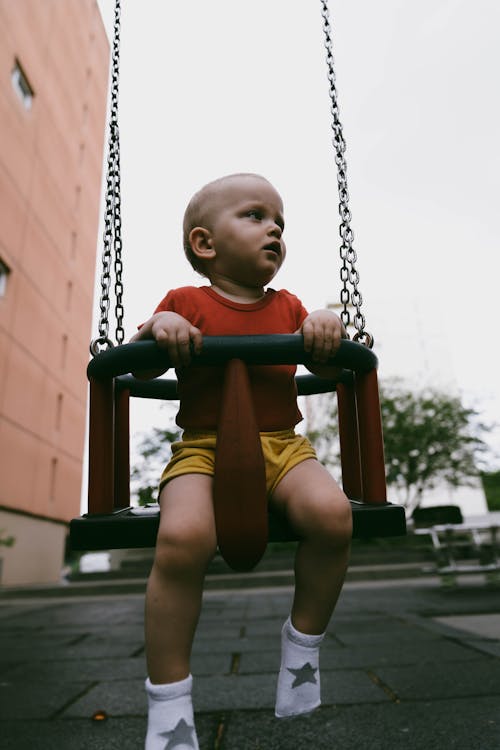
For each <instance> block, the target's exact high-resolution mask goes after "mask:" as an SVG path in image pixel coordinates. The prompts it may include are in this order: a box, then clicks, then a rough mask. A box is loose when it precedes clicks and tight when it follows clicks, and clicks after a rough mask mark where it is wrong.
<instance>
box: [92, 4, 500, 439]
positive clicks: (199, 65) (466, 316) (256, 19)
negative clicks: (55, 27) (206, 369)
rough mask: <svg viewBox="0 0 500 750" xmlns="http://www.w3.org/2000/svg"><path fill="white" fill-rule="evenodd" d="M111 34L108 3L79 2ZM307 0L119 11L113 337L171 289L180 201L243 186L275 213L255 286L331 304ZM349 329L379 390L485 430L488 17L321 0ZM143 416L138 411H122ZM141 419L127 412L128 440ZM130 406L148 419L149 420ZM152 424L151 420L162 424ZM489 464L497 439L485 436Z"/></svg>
mask: <svg viewBox="0 0 500 750" xmlns="http://www.w3.org/2000/svg"><path fill="white" fill-rule="evenodd" d="M98 2H99V6H100V8H101V12H102V15H103V20H104V23H105V25H106V28H107V29H108V33H110V34H112V22H113V14H114V0H98ZM320 8H321V4H320V2H319V0H316V2H314V1H313V0H309V2H299V3H290V2H289V0H252V2H243V1H242V0H240V1H235V0H211V2H206V0H190V2H188V3H184V2H178V3H170V2H166V1H165V0H142V1H141V2H140V3H139V2H136V1H132V0H128V1H127V0H122V34H121V73H120V114H119V120H120V133H121V146H122V159H121V164H122V193H123V197H122V217H123V227H124V228H123V237H124V263H125V269H126V270H125V288H126V297H125V304H126V321H125V323H126V334H127V337H128V336H130V335H131V334H132V333H133V332H134V330H135V326H136V324H137V323H139V322H140V321H142V320H144V319H145V318H147V317H148V316H149V315H150V313H151V312H152V310H153V308H154V307H155V305H156V303H157V302H158V301H159V300H160V299H161V298H162V297H163V295H164V294H165V293H166V291H167V290H168V289H170V288H173V287H176V286H181V285H185V284H196V285H198V284H200V283H203V282H202V280H201V279H200V277H199V276H197V275H196V274H195V273H194V272H193V271H192V270H191V268H190V266H189V265H188V263H187V262H186V260H185V259H184V254H183V251H182V244H181V223H182V215H183V211H184V208H185V205H186V203H187V201H188V200H189V198H190V197H191V195H192V193H193V192H194V191H195V190H197V189H198V188H199V187H200V186H201V185H203V184H204V183H205V182H207V181H209V180H211V179H213V178H215V177H218V176H221V175H223V174H227V173H231V172H235V171H252V172H259V173H261V174H263V175H265V176H266V177H268V179H270V180H271V182H273V183H274V184H275V186H276V187H277V189H278V190H279V191H280V192H281V194H282V196H283V199H284V203H285V217H286V222H287V228H286V235H285V236H286V240H287V246H288V255H287V261H286V265H285V267H284V268H283V269H282V270H281V271H280V274H279V276H278V277H277V279H276V280H275V281H274V284H273V285H274V286H276V287H278V288H279V287H285V288H288V289H290V290H291V291H293V292H294V293H296V294H298V296H299V297H301V299H302V300H303V302H304V304H305V305H306V307H308V308H309V309H316V308H318V307H323V306H325V304H327V303H329V302H332V301H337V300H338V297H339V290H340V280H339V277H338V269H339V260H338V246H339V240H338V224H339V219H338V214H337V193H336V190H337V188H336V170H335V163H334V155H333V149H332V146H331V142H330V139H331V131H330V121H331V119H330V112H329V106H330V105H329V98H328V87H327V80H326V63H325V53H324V47H323V31H322V19H321V14H320ZM330 13H331V23H332V30H333V41H334V58H335V68H336V73H337V89H338V93H339V105H340V118H341V121H342V123H343V126H344V136H345V139H346V141H347V164H348V183H349V188H350V206H351V210H352V215H353V222H352V223H353V228H354V232H355V238H356V239H355V248H356V251H357V253H358V257H359V261H358V267H359V271H360V277H361V281H360V289H361V291H362V294H363V298H364V305H363V310H364V312H365V315H366V318H367V329H368V330H369V331H371V332H372V333H373V334H374V335H375V339H376V346H375V351H376V352H377V354H378V356H379V359H380V370H379V372H380V376H381V377H384V376H389V375H401V376H404V377H407V378H412V379H413V380H414V381H417V382H422V381H425V382H429V383H436V384H437V385H440V386H442V387H452V388H458V389H459V391H460V392H461V393H462V395H463V396H464V399H465V401H466V403H468V404H472V405H474V406H476V407H478V408H480V409H481V410H482V411H483V412H484V416H485V418H486V420H487V421H490V422H492V421H499V422H500V388H499V386H498V376H497V375H496V373H495V367H496V365H497V364H498V362H499V356H498V328H497V326H498V301H497V300H498V292H497V288H498V284H499V277H500V273H499V270H500V261H499V250H500V248H499V219H498V208H499V199H500V189H499V188H500V177H499V175H500V146H499V133H500V104H499V96H498V76H499V71H500V43H499V42H500V39H499V29H500V4H499V3H498V1H497V0H475V2H472V0H467V1H465V0H420V1H419V2H402V1H401V0H378V2H376V3H374V2H373V0H337V1H334V0H330ZM141 403H142V402H141ZM151 408H154V409H156V408H157V405H154V407H151V406H149V407H145V406H141V407H140V411H138V409H137V408H136V411H135V412H134V413H135V414H136V420H137V422H136V425H137V427H138V428H140V429H144V428H146V427H147V425H148V423H149V422H150V421H151V420H153V421H154V420H155V419H156V420H157V417H155V416H153V415H152V412H151ZM148 409H149V411H148ZM163 419H164V418H163ZM490 442H492V443H493V444H494V445H495V446H496V447H497V449H498V450H499V451H500V429H499V430H497V431H496V433H495V434H493V435H491V436H490Z"/></svg>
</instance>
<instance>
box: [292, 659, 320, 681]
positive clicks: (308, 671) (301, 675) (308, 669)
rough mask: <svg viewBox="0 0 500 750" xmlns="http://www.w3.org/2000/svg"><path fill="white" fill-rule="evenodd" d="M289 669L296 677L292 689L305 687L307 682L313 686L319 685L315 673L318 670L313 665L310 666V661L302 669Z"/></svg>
mask: <svg viewBox="0 0 500 750" xmlns="http://www.w3.org/2000/svg"><path fill="white" fill-rule="evenodd" d="M287 669H288V671H289V672H291V673H292V674H293V675H294V676H295V680H294V681H293V685H292V688H296V687H299V685H304V683H306V682H311V683H312V684H313V685H316V684H317V680H316V677H315V676H314V673H315V672H317V671H318V670H317V669H313V667H312V665H311V664H309V662H308V661H307V662H306V663H305V664H304V666H302V667H301V668H300V669H290V667H287Z"/></svg>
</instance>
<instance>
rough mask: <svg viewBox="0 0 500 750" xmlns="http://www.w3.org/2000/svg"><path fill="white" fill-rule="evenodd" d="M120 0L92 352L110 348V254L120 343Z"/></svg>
mask: <svg viewBox="0 0 500 750" xmlns="http://www.w3.org/2000/svg"><path fill="white" fill-rule="evenodd" d="M120 15H121V5H120V0H115V20H114V35H113V53H112V70H111V105H110V122H109V142H108V164H107V172H106V208H105V213H104V236H103V240H104V250H103V254H102V274H101V296H100V302H99V308H100V318H99V325H98V330H99V337H98V338H97V339H94V340H93V341H92V342H91V344H90V352H91V354H92V355H93V356H95V355H96V354H99V352H100V351H101V346H103V347H105V348H106V349H110V348H112V347H113V346H114V344H113V342H112V341H111V339H110V338H109V318H108V316H109V307H110V296H109V291H110V285H111V262H112V256H113V254H114V273H115V287H114V292H115V319H116V331H115V336H116V341H117V343H118V345H120V344H122V343H123V340H124V338H125V331H124V328H123V314H124V308H123V282H122V273H123V262H122V247H123V246H122V236H121V229H122V221H121V195H120V131H119V128H118V76H119V69H120Z"/></svg>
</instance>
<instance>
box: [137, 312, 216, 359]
mask: <svg viewBox="0 0 500 750" xmlns="http://www.w3.org/2000/svg"><path fill="white" fill-rule="evenodd" d="M140 339H154V340H155V341H156V343H157V344H158V346H161V347H162V348H164V349H166V350H167V351H168V356H169V357H170V361H171V363H172V365H173V366H174V367H184V366H186V365H188V364H189V363H190V361H191V347H190V344H191V342H192V343H193V348H194V351H195V353H196V354H199V353H200V351H201V347H202V335H201V331H200V330H199V328H196V326H193V325H191V323H190V322H189V320H186V318H183V317H182V315H178V314H177V313H174V312H160V313H156V314H155V315H153V316H152V317H151V318H150V319H149V320H148V321H146V323H145V324H144V325H143V326H142V328H141V330H140V331H138V333H136V334H135V336H133V337H132V339H131V341H138V340H140Z"/></svg>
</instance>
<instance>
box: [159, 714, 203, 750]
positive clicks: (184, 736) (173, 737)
mask: <svg viewBox="0 0 500 750" xmlns="http://www.w3.org/2000/svg"><path fill="white" fill-rule="evenodd" d="M193 732H194V727H190V726H189V724H188V723H187V722H186V721H184V719H180V720H179V721H178V722H177V724H176V725H175V727H174V728H173V730H172V731H171V732H161V734H160V737H165V738H166V739H167V740H168V742H167V744H166V745H165V750H175V748H176V747H177V745H188V746H189V747H196V745H195V744H194V740H193Z"/></svg>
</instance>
